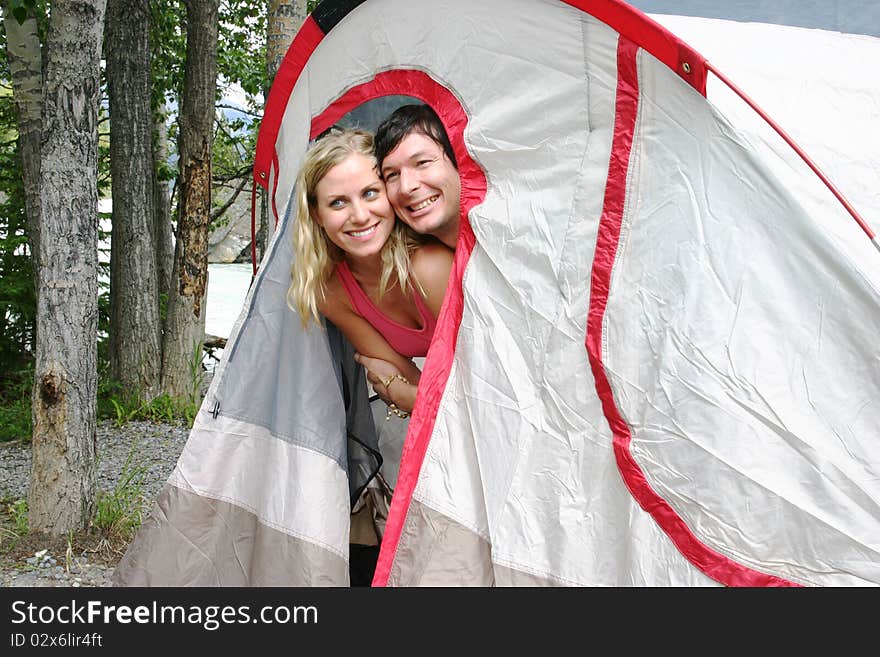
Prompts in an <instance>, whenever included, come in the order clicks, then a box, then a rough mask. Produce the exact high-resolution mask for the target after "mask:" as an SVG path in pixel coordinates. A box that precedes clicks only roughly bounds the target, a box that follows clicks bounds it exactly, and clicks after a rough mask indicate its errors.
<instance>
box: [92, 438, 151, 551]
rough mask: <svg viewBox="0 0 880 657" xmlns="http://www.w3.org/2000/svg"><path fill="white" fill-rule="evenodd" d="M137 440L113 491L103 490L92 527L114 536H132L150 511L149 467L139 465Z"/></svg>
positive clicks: (99, 493) (120, 537)
mask: <svg viewBox="0 0 880 657" xmlns="http://www.w3.org/2000/svg"><path fill="white" fill-rule="evenodd" d="M136 453H137V443H135V444H134V445H132V448H131V450H130V451H129V453H128V457H127V458H126V460H125V465H123V467H122V472H121V473H120V476H119V480H118V481H117V483H116V486H115V487H114V488H113V490H112V491H99V492H98V499H97V503H96V505H95V516H94V518H92V526H93V527H95V528H96V529H98V530H99V531H100V532H102V533H103V534H104V535H105V536H107V537H110V538H119V539H125V540H127V539H129V538H131V537H132V536H134V533H135V532H136V531H137V529H138V527H140V525H141V521H142V519H143V517H144V515H145V514H146V512H147V511H148V505H149V503H148V501H147V499H146V497H145V496H144V493H143V480H144V475H145V474H146V472H147V469H148V468H147V466H145V465H142V464H136V463H135V462H134V455H135V454H136Z"/></svg>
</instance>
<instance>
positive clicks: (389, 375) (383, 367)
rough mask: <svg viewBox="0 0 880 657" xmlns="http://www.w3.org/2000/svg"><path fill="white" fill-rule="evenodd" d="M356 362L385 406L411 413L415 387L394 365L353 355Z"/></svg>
mask: <svg viewBox="0 0 880 657" xmlns="http://www.w3.org/2000/svg"><path fill="white" fill-rule="evenodd" d="M354 359H355V361H356V362H358V363H360V364H361V365H363V366H364V369H365V370H366V371H367V381H369V382H370V385H372V386H373V390H375V391H376V394H377V395H379V398H380V399H381V400H382V401H384V402H385V403H386V404H389V405H390V404H396V405H397V407H398V408H399V409H401V410H402V411H412V409H413V406H414V405H415V399H416V386H415V385H414V384H412V383H409V382H408V379H407V378H406V377H404V376H403V374H401V373H400V370H399V369H397V367H396V366H395V365H393V364H392V363H389V362H388V361H387V360H381V359H380V358H370V357H369V356H363V355H361V354H355V355H354ZM386 383H387V385H386Z"/></svg>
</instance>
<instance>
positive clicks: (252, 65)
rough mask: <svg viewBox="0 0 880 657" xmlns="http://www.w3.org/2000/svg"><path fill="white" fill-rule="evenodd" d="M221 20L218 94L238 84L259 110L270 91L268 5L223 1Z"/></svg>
mask: <svg viewBox="0 0 880 657" xmlns="http://www.w3.org/2000/svg"><path fill="white" fill-rule="evenodd" d="M219 18H220V27H219V43H220V47H219V48H218V49H217V73H218V77H219V82H220V84H218V92H219V93H220V95H222V93H223V91H224V89H223V88H222V87H223V85H225V84H233V83H237V84H238V85H239V86H240V87H241V88H242V89H243V90H244V92H245V94H246V95H247V96H248V97H249V99H250V100H251V107H252V108H255V107H257V104H256V98H257V97H258V96H260V95H261V94H262V93H263V92H264V91H265V89H266V3H264V2H252V0H222V1H221V2H220V12H219Z"/></svg>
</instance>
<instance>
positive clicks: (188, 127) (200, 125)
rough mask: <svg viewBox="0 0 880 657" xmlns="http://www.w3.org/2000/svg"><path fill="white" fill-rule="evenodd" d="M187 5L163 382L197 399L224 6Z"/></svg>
mask: <svg viewBox="0 0 880 657" xmlns="http://www.w3.org/2000/svg"><path fill="white" fill-rule="evenodd" d="M185 4H186V17H187V21H186V22H187V39H186V65H185V71H184V82H183V97H182V101H181V108H180V119H179V125H180V138H179V140H178V149H177V150H178V153H179V155H180V158H179V160H178V163H179V176H180V177H179V183H178V193H179V196H178V213H177V240H176V242H175V250H174V272H173V275H172V281H173V289H172V291H171V293H170V295H169V298H168V316H167V318H166V322H165V335H164V344H163V354H162V387H163V390H164V391H165V392H167V393H168V394H169V395H171V396H174V397H190V398H192V399H195V398H196V395H197V394H198V391H199V385H200V377H201V352H202V342H203V341H204V335H205V297H206V292H207V287H208V224H209V222H210V218H211V149H212V146H213V128H214V100H215V96H216V93H217V31H218V24H217V10H218V5H217V0H186V2H185ZM197 368H198V371H196V369H197Z"/></svg>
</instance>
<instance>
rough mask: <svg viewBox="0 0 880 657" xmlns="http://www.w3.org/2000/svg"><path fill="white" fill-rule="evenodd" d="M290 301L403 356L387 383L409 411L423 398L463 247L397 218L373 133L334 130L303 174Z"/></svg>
mask: <svg viewBox="0 0 880 657" xmlns="http://www.w3.org/2000/svg"><path fill="white" fill-rule="evenodd" d="M296 204H297V207H296V224H295V226H294V256H295V260H294V265H293V268H292V273H291V285H290V289H289V290H288V294H287V298H288V304H289V305H290V306H291V308H293V309H294V310H296V311H297V312H298V313H299V315H300V318H301V319H302V322H303V325H304V326H307V325H308V324H309V322H312V321H314V322H316V323H320V316H321V315H323V316H324V317H326V318H327V319H328V320H330V321H331V322H333V324H335V325H336V326H337V328H339V330H340V331H342V333H343V334H344V335H345V337H346V338H347V339H348V341H349V342H351V344H352V345H353V346H354V348H355V349H356V350H357V352H358V353H359V354H362V355H364V356H368V357H371V358H378V359H381V360H384V361H387V362H389V363H391V364H392V365H394V367H395V368H396V370H397V373H396V374H394V375H392V376H389V377H388V378H387V379H383V380H382V382H381V384H380V386H381V389H380V390H378V391H379V392H380V393H381V394H382V398H383V399H385V400H386V401H390V402H391V405H390V406H389V409H390V410H391V411H394V412H396V413H397V414H398V415H399V416H401V417H405V416H406V414H407V412H409V411H411V410H412V407H413V404H414V403H415V393H416V386H417V385H418V382H419V376H420V375H421V372H420V371H419V369H418V367H416V365H415V364H414V363H413V362H412V360H411V359H412V358H414V357H416V356H425V355H426V354H427V351H428V345H429V344H430V342H431V338H432V336H433V334H434V326H435V323H436V320H437V315H438V314H439V312H440V306H441V304H442V303H443V296H444V295H445V293H446V284H447V281H448V279H449V272H450V269H451V267H452V256H453V252H452V250H450V249H449V248H447V247H446V246H444V245H443V244H442V243H440V242H438V241H436V240H433V239H431V238H425V237H420V236H418V235H417V234H416V233H414V232H413V231H412V230H411V229H410V228H409V227H407V226H406V225H405V224H403V223H401V222H399V221H397V220H396V218H395V215H394V211H393V210H392V208H391V205H390V203H389V202H388V197H387V196H386V194H385V184H384V183H383V182H382V180H381V179H380V178H379V174H378V169H377V166H376V158H375V157H374V155H373V137H372V135H370V134H369V133H367V132H364V131H361V130H341V131H335V132H331V133H330V134H328V135H327V136H325V137H323V138H321V139H320V140H319V141H318V142H316V143H315V144H314V145H313V146H312V147H311V148H310V149H309V151H308V152H307V153H306V156H305V160H304V162H303V165H302V167H301V168H300V171H299V174H298V176H297V180H296Z"/></svg>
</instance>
